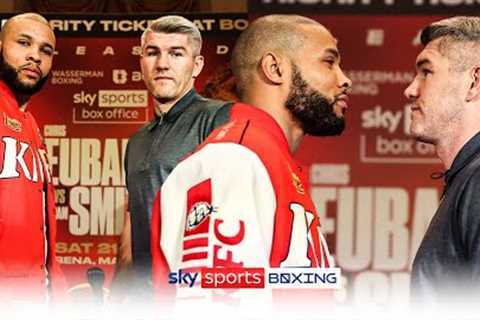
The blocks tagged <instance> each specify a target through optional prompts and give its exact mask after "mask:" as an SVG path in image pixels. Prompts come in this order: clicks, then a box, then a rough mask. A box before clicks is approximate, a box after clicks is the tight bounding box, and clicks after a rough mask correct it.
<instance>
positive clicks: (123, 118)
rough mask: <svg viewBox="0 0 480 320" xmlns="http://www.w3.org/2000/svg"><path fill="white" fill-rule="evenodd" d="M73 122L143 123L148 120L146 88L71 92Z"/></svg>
mask: <svg viewBox="0 0 480 320" xmlns="http://www.w3.org/2000/svg"><path fill="white" fill-rule="evenodd" d="M73 103H74V104H76V105H80V107H79V108H74V109H73V113H74V114H73V123H79V124H82V123H108V124H122V123H145V122H147V121H148V113H147V107H148V92H147V90H98V92H88V91H84V90H82V91H80V92H76V93H74V94H73Z"/></svg>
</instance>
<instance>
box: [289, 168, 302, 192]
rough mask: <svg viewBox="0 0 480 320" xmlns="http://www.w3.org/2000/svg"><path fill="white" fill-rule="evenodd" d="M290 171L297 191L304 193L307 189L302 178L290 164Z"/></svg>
mask: <svg viewBox="0 0 480 320" xmlns="http://www.w3.org/2000/svg"><path fill="white" fill-rule="evenodd" d="M288 171H290V175H291V176H292V184H293V186H294V187H295V190H297V193H299V194H301V195H304V194H305V189H304V188H303V184H302V180H300V178H299V177H298V176H297V175H296V174H295V172H293V170H292V168H291V167H290V166H288Z"/></svg>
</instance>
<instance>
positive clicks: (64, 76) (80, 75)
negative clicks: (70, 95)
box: [51, 69, 103, 85]
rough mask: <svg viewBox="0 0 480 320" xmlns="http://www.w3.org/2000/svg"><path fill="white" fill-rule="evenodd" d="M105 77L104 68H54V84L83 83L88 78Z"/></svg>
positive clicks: (52, 79)
mask: <svg viewBox="0 0 480 320" xmlns="http://www.w3.org/2000/svg"><path fill="white" fill-rule="evenodd" d="M95 78H99V79H101V78H103V70H80V69H72V70H52V77H51V82H52V84H53V85H83V84H84V81H85V80H87V79H95Z"/></svg>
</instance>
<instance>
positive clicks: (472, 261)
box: [405, 17, 480, 310]
mask: <svg viewBox="0 0 480 320" xmlns="http://www.w3.org/2000/svg"><path fill="white" fill-rule="evenodd" d="M421 41H422V44H423V45H424V46H425V48H424V49H423V51H422V52H421V53H420V54H419V55H418V57H417V61H416V69H417V75H416V77H415V78H414V80H413V81H412V83H411V84H410V86H409V87H408V88H407V89H406V90H405V96H406V97H407V98H408V99H409V100H410V101H411V110H412V123H411V133H412V135H413V136H414V137H416V138H417V139H418V140H420V141H423V142H426V143H431V144H433V145H435V147H436V152H437V155H438V157H439V158H440V160H441V161H442V163H443V165H444V167H445V169H446V172H445V174H444V179H445V189H444V194H443V199H442V201H441V204H440V207H439V208H438V210H437V212H436V213H435V216H434V217H433V219H432V221H431V223H430V226H429V227H428V230H427V232H426V234H425V237H424V239H423V241H422V243H421V245H420V248H419V250H418V252H417V255H416V257H415V261H414V263H413V269H412V282H411V284H412V301H413V302H415V303H418V304H419V305H422V307H425V305H430V306H435V307H436V306H450V305H452V304H454V305H456V306H460V305H462V306H465V305H467V306H468V305H470V303H472V302H475V303H478V299H479V298H480V55H479V54H478V52H479V50H480V18H479V17H454V18H450V19H444V20H441V21H438V22H434V23H432V24H431V25H429V26H427V27H426V28H425V29H423V31H422V34H421ZM455 310H457V309H455ZM462 310H465V309H462Z"/></svg>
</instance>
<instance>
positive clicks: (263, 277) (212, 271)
mask: <svg viewBox="0 0 480 320" xmlns="http://www.w3.org/2000/svg"><path fill="white" fill-rule="evenodd" d="M340 282H341V271H340V268H201V269H200V270H199V271H196V272H192V271H184V270H178V271H176V272H170V273H169V274H168V283H169V284H170V285H175V286H179V287H182V288H192V287H197V288H198V287H201V288H204V289H340V288H341V283H340Z"/></svg>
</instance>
